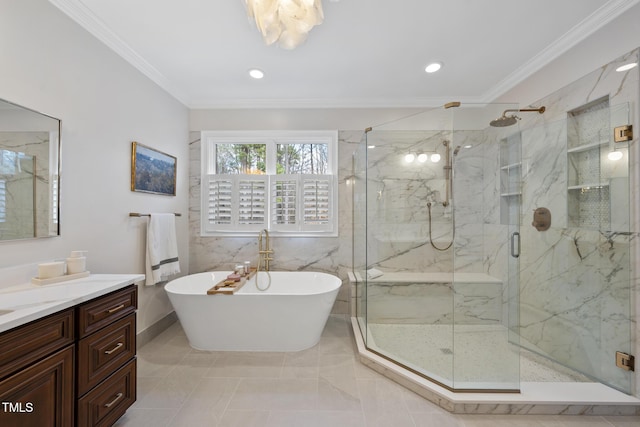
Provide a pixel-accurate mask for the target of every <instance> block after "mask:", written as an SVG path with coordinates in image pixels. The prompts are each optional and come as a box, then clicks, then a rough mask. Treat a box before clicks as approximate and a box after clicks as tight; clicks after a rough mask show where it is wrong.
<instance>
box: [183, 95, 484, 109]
mask: <svg viewBox="0 0 640 427" xmlns="http://www.w3.org/2000/svg"><path fill="white" fill-rule="evenodd" d="M452 100H454V101H460V102H462V103H468V104H478V103H484V101H483V100H481V99H480V98H475V97H459V96H458V97H456V96H450V97H447V98H439V97H434V98H337V99H234V100H229V99H227V100H216V101H215V102H211V101H210V100H207V99H202V100H194V101H193V102H191V104H190V105H189V108H192V109H194V110H198V109H229V110H232V109H269V108H273V109H288V108H306V109H313V108H320V109H322V108H352V109H367V108H433V107H441V106H443V105H444V104H446V103H447V102H451V101H452Z"/></svg>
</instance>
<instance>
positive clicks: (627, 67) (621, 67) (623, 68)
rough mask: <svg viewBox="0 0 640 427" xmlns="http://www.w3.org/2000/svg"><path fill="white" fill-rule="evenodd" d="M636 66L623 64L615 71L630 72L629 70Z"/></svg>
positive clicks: (632, 63)
mask: <svg viewBox="0 0 640 427" xmlns="http://www.w3.org/2000/svg"><path fill="white" fill-rule="evenodd" d="M637 66H638V63H637V62H631V63H629V64H624V65H621V66H619V67H618V68H616V71H617V72H619V73H621V72H623V71H628V70H630V69H632V68H634V67H637Z"/></svg>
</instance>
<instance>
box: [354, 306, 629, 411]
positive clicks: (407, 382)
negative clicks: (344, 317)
mask: <svg viewBox="0 0 640 427" xmlns="http://www.w3.org/2000/svg"><path fill="white" fill-rule="evenodd" d="M351 325H352V328H353V332H354V336H355V339H356V344H357V346H358V353H359V358H360V361H361V362H362V363H363V364H364V365H366V366H368V367H369V368H371V369H373V370H375V371H376V372H378V373H380V374H382V375H384V376H386V377H387V378H389V379H392V380H393V381H395V382H397V383H398V384H400V385H402V386H404V387H405V388H407V389H409V390H411V391H413V392H414V393H416V394H418V395H420V396H422V397H424V398H425V399H427V400H429V401H431V402H433V403H435V404H437V405H438V406H440V407H442V408H443V409H445V410H447V411H449V412H452V413H456V414H513V415H523V414H537V415H640V399H637V398H635V397H633V396H629V395H626V394H624V393H622V392H620V391H617V390H615V389H612V388H610V387H607V386H605V385H604V384H600V383H595V382H521V383H520V392H519V393H482V392H474V393H464V392H454V391H451V390H449V389H447V388H445V387H442V386H440V385H438V384H436V383H434V382H431V381H429V380H428V379H426V378H424V377H422V376H420V375H418V374H416V373H414V372H411V371H410V370H407V369H404V368H403V367H401V366H399V365H397V364H395V363H393V362H392V361H390V360H388V359H386V358H384V357H382V356H380V355H379V354H376V353H374V352H372V351H370V350H368V349H367V348H366V346H365V345H364V342H363V340H362V335H361V334H360V328H359V326H358V320H357V318H355V317H352V318H351Z"/></svg>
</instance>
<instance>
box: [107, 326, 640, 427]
mask: <svg viewBox="0 0 640 427" xmlns="http://www.w3.org/2000/svg"><path fill="white" fill-rule="evenodd" d="M115 425H116V426H117V427H124V426H127V427H131V426H135V427H142V426H152V427H161V426H172V427H173V426H189V427H200V426H205V427H206V426H213V427H223V426H224V427H289V426H292V427H316V426H317V427H324V426H328V427H343V426H344V427H351V426H354V427H405V426H407V427H520V426H522V427H612V426H617V427H632V426H634V427H640V417H599V416H552V415H544V416H541V415H523V416H509V415H506V416H495V415H454V414H450V413H448V412H446V411H445V410H443V409H440V408H439V407H437V406H436V405H434V404H432V403H430V402H428V401H426V400H424V399H422V398H421V397H419V396H418V395H416V394H414V393H412V392H410V391H408V390H406V389H404V388H402V387H400V386H398V385H397V384H395V383H394V382H392V381H390V380H388V379H386V378H385V377H383V376H381V375H378V374H377V373H376V372H374V371H372V370H370V369H369V368H367V367H365V366H363V365H361V364H360V363H359V362H358V361H357V359H356V350H355V343H354V339H353V332H352V330H351V327H350V320H349V319H348V318H347V317H346V316H336V315H334V316H331V317H330V318H329V321H328V323H327V326H326V328H325V330H324V333H323V335H322V339H321V340H320V343H319V344H318V345H316V346H315V347H313V348H311V349H308V350H305V351H302V352H298V353H252V352H244V353H235V352H203V351H198V350H194V349H192V348H191V347H189V344H188V342H187V339H186V337H185V335H184V332H183V331H182V328H181V327H180V325H179V324H178V323H176V324H174V325H172V326H171V327H170V328H169V329H167V330H166V331H164V332H163V333H162V334H160V335H159V336H157V337H156V338H155V339H153V340H152V341H151V342H149V343H148V344H146V345H145V346H144V347H142V348H141V349H140V350H139V351H138V400H137V402H136V403H135V405H134V406H133V407H131V408H130V409H129V410H128V411H127V413H126V414H125V415H124V416H123V417H122V418H120V420H118V422H117V423H116V424H115Z"/></svg>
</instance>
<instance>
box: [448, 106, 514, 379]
mask: <svg viewBox="0 0 640 427" xmlns="http://www.w3.org/2000/svg"><path fill="white" fill-rule="evenodd" d="M517 108H518V106H517V105H513V104H466V103H465V104H463V105H462V106H461V107H459V108H454V109H452V110H453V128H454V133H453V139H452V141H453V146H454V147H456V148H458V147H459V150H458V154H457V155H456V156H454V158H453V164H452V166H453V193H454V196H453V204H452V205H453V215H454V220H455V232H456V235H455V240H454V247H453V249H454V256H453V271H454V277H453V295H454V311H453V324H454V331H453V344H454V346H453V355H454V356H453V357H454V364H453V372H454V381H453V385H454V388H455V389H456V390H487V391H517V390H519V388H520V349H519V346H518V335H517V334H515V333H513V332H512V331H513V330H514V329H515V330H516V331H517V326H518V324H519V284H518V281H519V275H518V271H519V250H520V240H519V238H520V235H519V232H520V206H521V179H520V177H521V173H522V158H521V149H520V148H521V143H520V129H519V125H518V123H515V124H514V125H511V126H508V127H491V126H490V125H489V123H490V122H492V121H494V120H495V119H496V118H498V117H501V116H502V115H503V112H504V111H505V110H508V109H517Z"/></svg>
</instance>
